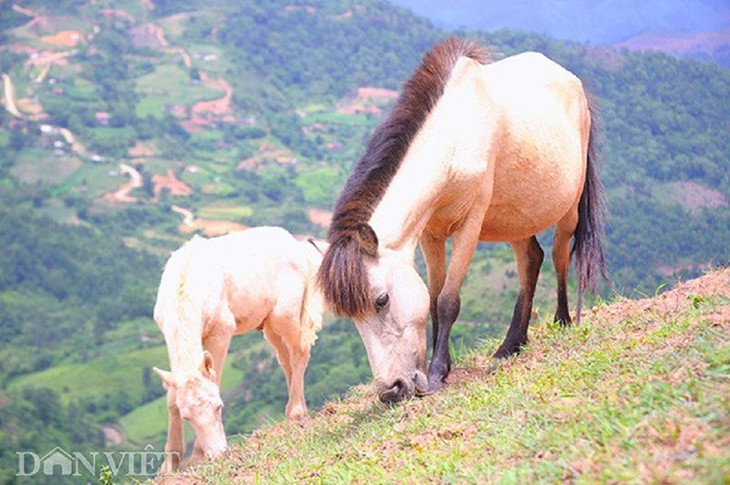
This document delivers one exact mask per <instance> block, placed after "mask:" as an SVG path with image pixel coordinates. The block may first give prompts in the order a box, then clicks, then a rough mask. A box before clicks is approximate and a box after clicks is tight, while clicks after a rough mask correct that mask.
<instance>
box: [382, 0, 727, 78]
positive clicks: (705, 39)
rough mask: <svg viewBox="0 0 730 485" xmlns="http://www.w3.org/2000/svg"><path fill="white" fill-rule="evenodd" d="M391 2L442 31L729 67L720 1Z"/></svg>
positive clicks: (724, 10)
mask: <svg viewBox="0 0 730 485" xmlns="http://www.w3.org/2000/svg"><path fill="white" fill-rule="evenodd" d="M391 1H392V3H393V4H395V5H398V6H401V7H405V8H408V9H410V10H412V11H413V12H415V13H417V14H420V15H424V16H426V17H428V18H430V19H431V20H433V21H434V23H436V24H437V25H439V26H443V27H446V28H463V29H471V30H486V31H496V30H500V29H508V30H516V31H522V32H532V33H537V34H545V35H548V36H550V37H554V38H557V39H564V40H571V41H575V42H583V43H589V44H593V45H612V46H616V47H620V48H627V49H630V50H658V51H663V52H667V53H670V54H674V55H682V56H688V57H693V58H698V59H708V60H713V61H715V62H718V63H719V64H721V65H723V66H725V67H730V5H728V3H727V2H723V1H713V0H692V1H688V2H685V1H680V0H670V1H666V0H661V1H649V2H640V3H637V2H632V1H630V0H612V1H608V2H605V1H602V2H598V1H595V0H582V1H572V2H551V1H532V0H530V1H527V0H517V1H490V2H482V1H478V0H457V1H455V2H450V3H449V6H448V8H444V6H443V2H438V1H436V0H424V1H421V0H391Z"/></svg>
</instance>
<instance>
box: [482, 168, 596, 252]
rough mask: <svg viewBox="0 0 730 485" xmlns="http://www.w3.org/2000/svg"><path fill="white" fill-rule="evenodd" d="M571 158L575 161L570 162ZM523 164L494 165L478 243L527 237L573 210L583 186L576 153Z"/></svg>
mask: <svg viewBox="0 0 730 485" xmlns="http://www.w3.org/2000/svg"><path fill="white" fill-rule="evenodd" d="M576 157H577V160H576ZM571 158H572V159H573V160H575V162H573V163H571ZM523 162H524V160H522V161H517V162H515V161H502V162H501V167H500V163H498V165H497V169H496V171H495V172H496V173H495V181H494V187H493V192H492V198H491V200H490V203H489V206H488V208H487V211H486V213H485V216H484V222H483V223H482V229H481V232H480V239H481V240H483V241H519V240H521V239H525V238H528V237H530V236H533V235H535V234H537V233H539V232H541V231H544V230H545V229H547V228H549V227H550V226H552V225H554V224H555V223H556V222H558V221H559V220H560V219H562V218H563V217H565V215H566V214H568V213H569V212H571V211H573V210H575V208H576V207H577V203H578V200H579V197H580V192H581V191H582V186H583V169H582V166H581V163H580V157H579V154H576V155H574V156H573V157H566V158H563V159H558V158H555V159H552V160H551V159H539V160H532V161H529V162H528V163H527V164H525V163H523ZM526 165H527V166H526ZM515 174H521V176H515Z"/></svg>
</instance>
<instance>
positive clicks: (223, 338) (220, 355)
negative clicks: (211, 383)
mask: <svg viewBox="0 0 730 485" xmlns="http://www.w3.org/2000/svg"><path fill="white" fill-rule="evenodd" d="M231 328H235V327H231ZM231 338H233V333H232V332H227V331H225V330H220V332H219V333H212V334H210V335H208V336H207V337H206V338H205V339H204V340H203V348H204V349H205V350H207V351H208V352H210V354H211V355H212V356H213V370H214V371H215V383H216V384H218V388H219V389H220V386H221V377H222V376H223V366H224V365H225V363H226V357H227V356H228V346H229V345H230V344H231ZM204 459H205V452H204V451H203V447H202V446H201V444H200V441H199V439H198V438H197V437H196V438H195V444H194V445H193V453H192V455H190V460H189V463H197V462H200V461H203V460H204Z"/></svg>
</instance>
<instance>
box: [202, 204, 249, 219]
mask: <svg viewBox="0 0 730 485" xmlns="http://www.w3.org/2000/svg"><path fill="white" fill-rule="evenodd" d="M195 215H196V217H198V218H201V219H220V220H225V221H240V220H242V219H246V218H247V217H251V215H253V209H251V207H248V206H233V207H226V206H207V207H202V208H200V209H199V210H198V211H197V212H196V214H195Z"/></svg>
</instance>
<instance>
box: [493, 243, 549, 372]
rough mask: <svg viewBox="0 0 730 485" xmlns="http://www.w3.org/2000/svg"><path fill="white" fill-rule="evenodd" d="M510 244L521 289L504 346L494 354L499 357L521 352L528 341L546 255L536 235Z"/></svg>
mask: <svg viewBox="0 0 730 485" xmlns="http://www.w3.org/2000/svg"><path fill="white" fill-rule="evenodd" d="M510 246H512V252H513V253H514V255H515V260H516V262H517V275H518V277H519V280H520V289H519V293H518V294H517V302H516V303H515V310H514V313H513V315H512V322H511V323H510V325H509V330H507V336H506V337H505V338H504V342H502V346H501V347H499V349H498V350H497V352H496V353H495V354H494V356H495V357H497V358H503V357H508V356H510V355H512V354H514V353H516V352H519V351H520V349H521V348H522V346H523V345H525V344H526V343H527V327H528V326H529V325H530V317H531V316H532V298H533V297H534V296H535V286H536V285H537V277H538V276H539V274H540V265H542V260H543V255H544V253H543V251H542V248H541V247H540V244H539V243H538V242H537V238H536V237H535V236H532V237H531V238H528V239H523V240H522V241H516V242H511V243H510Z"/></svg>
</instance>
